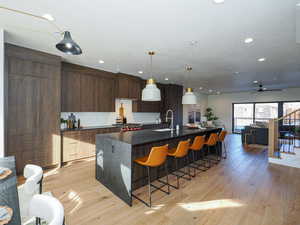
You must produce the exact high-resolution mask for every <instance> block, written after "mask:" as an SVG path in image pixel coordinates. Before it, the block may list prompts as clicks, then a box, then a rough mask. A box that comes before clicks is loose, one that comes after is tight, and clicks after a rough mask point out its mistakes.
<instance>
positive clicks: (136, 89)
mask: <svg viewBox="0 0 300 225" xmlns="http://www.w3.org/2000/svg"><path fill="white" fill-rule="evenodd" d="M129 98H130V99H135V100H139V99H141V81H140V80H139V79H135V78H133V79H129Z"/></svg>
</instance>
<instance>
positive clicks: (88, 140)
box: [79, 130, 96, 158]
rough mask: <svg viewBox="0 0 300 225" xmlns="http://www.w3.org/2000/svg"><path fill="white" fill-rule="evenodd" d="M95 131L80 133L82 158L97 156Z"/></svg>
mask: <svg viewBox="0 0 300 225" xmlns="http://www.w3.org/2000/svg"><path fill="white" fill-rule="evenodd" d="M95 134H96V131H95V130H89V131H82V132H80V150H79V151H80V158H85V157H91V156H94V155H95V154H96V146H95Z"/></svg>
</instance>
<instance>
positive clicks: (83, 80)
mask: <svg viewBox="0 0 300 225" xmlns="http://www.w3.org/2000/svg"><path fill="white" fill-rule="evenodd" d="M115 88H116V79H115V75H114V74H113V73H109V72H105V71H100V70H95V69H91V68H87V67H82V66H78V65H74V64H69V63H62V112H114V111H115Z"/></svg>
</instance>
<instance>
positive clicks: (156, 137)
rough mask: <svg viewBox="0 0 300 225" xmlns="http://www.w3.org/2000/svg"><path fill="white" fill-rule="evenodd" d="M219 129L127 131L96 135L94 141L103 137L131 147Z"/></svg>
mask: <svg viewBox="0 0 300 225" xmlns="http://www.w3.org/2000/svg"><path fill="white" fill-rule="evenodd" d="M218 129H221V128H206V129H188V128H181V129H180V130H179V132H176V130H174V131H173V133H171V132H170V131H164V132H158V131H154V130H149V129H148V130H140V131H129V132H117V133H109V134H98V135H96V139H97V138H98V137H101V138H103V137H105V138H109V139H114V140H118V141H121V142H125V143H128V144H131V145H141V144H146V143H151V142H157V141H162V140H169V139H173V138H178V137H184V136H188V135H193V134H200V133H202V134H205V133H206V132H212V131H216V130H218Z"/></svg>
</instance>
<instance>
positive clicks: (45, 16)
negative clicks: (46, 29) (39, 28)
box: [43, 14, 54, 21]
mask: <svg viewBox="0 0 300 225" xmlns="http://www.w3.org/2000/svg"><path fill="white" fill-rule="evenodd" d="M43 17H44V18H45V19H46V20H49V21H54V18H53V16H52V15H50V14H44V15H43Z"/></svg>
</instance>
